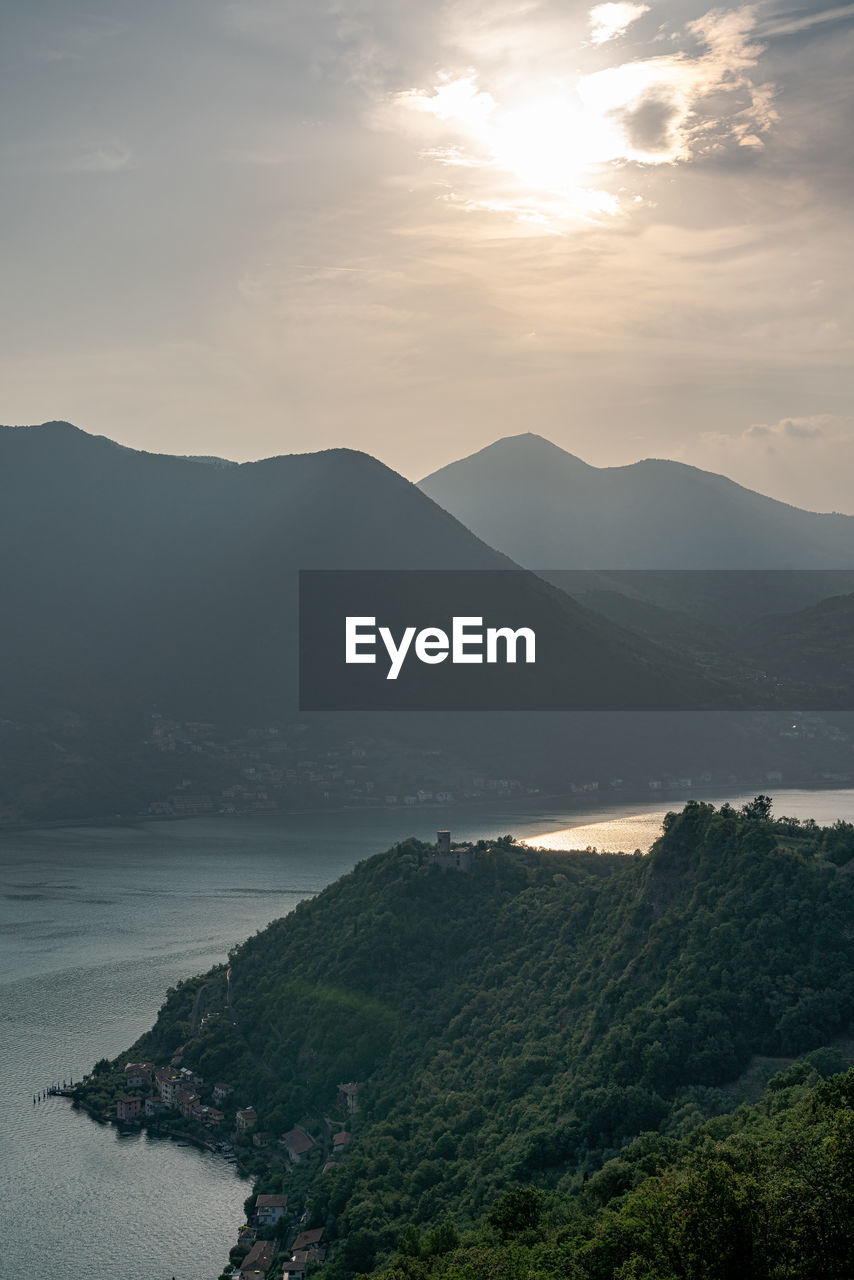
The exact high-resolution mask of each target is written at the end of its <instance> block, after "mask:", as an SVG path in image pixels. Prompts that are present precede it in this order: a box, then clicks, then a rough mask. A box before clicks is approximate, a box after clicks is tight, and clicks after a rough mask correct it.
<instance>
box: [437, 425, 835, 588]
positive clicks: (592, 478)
mask: <svg viewBox="0 0 854 1280" xmlns="http://www.w3.org/2000/svg"><path fill="white" fill-rule="evenodd" d="M543 446H547V447H545V448H544V447H543ZM419 488H421V489H422V491H423V492H425V493H427V494H428V495H429V496H431V497H432V498H434V499H435V500H436V501H437V502H439V504H440V505H441V506H443V507H445V509H446V510H448V511H451V512H452V513H453V514H455V515H457V516H458V518H459V519H461V520H463V522H464V523H467V524H468V527H469V528H471V529H472V530H473V531H474V532H476V533H478V535H479V536H480V537H482V538H483V539H484V540H485V541H487V542H489V544H490V545H491V546H495V547H498V548H499V549H500V550H503V551H505V553H506V554H508V555H510V556H511V558H513V559H515V560H517V561H518V562H519V563H520V564H524V565H525V566H526V567H528V568H533V569H572V568H595V569H602V570H604V569H630V568H631V569H634V568H637V569H653V568H685V569H690V568H696V569H701V568H717V569H726V568H849V567H854V516H846V515H842V514H840V513H837V512H833V513H823V512H812V511H805V510H803V509H802V508H799V507H795V506H793V505H791V504H789V503H784V502H780V501H779V500H778V499H776V498H771V497H768V496H767V495H765V494H761V493H758V492H756V491H754V490H752V489H748V488H746V487H745V486H743V485H740V484H738V482H737V481H735V480H731V479H730V478H729V477H727V476H724V475H720V474H718V473H716V472H711V471H704V470H703V469H701V468H699V467H695V466H693V465H691V464H689V463H684V462H676V461H672V460H669V459H655V458H646V459H642V460H640V461H638V462H633V463H627V464H624V465H621V466H618V467H595V466H592V465H591V464H589V463H586V462H584V461H583V460H582V459H579V458H577V457H576V456H575V455H574V454H571V453H568V452H567V451H565V450H563V449H561V448H560V447H559V446H558V445H555V444H553V442H551V441H548V440H546V439H545V438H544V437H541V436H536V435H535V434H533V433H530V432H529V433H526V434H524V435H519V436H508V437H504V438H503V439H502V440H499V441H495V442H494V443H493V444H492V445H487V446H486V448H484V449H482V450H480V451H479V452H477V453H474V454H470V455H469V456H467V457H465V458H462V459H460V460H458V461H456V462H452V463H449V464H448V465H447V466H445V467H442V468H440V469H439V470H438V471H434V472H432V473H431V474H430V475H429V476H426V477H424V478H423V479H422V480H420V481H419ZM532 504H535V505H536V516H535V518H534V517H532V513H531V506H532Z"/></svg>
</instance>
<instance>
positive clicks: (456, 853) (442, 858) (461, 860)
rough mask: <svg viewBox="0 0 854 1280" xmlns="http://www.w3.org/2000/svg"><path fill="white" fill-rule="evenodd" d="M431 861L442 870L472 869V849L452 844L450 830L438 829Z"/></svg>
mask: <svg viewBox="0 0 854 1280" xmlns="http://www.w3.org/2000/svg"><path fill="white" fill-rule="evenodd" d="M431 861H432V862H434V863H435V864H436V866H437V867H439V868H440V869H441V870H442V871H471V849H470V848H469V847H468V846H467V845H466V846H463V847H459V846H456V847H455V846H454V845H452V844H451V833H450V831H437V832H436V848H435V850H434V852H433V853H432V854H431Z"/></svg>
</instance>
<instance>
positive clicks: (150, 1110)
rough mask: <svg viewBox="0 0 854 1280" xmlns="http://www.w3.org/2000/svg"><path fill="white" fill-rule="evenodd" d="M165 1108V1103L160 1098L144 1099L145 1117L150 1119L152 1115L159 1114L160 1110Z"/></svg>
mask: <svg viewBox="0 0 854 1280" xmlns="http://www.w3.org/2000/svg"><path fill="white" fill-rule="evenodd" d="M165 1110H166V1103H165V1102H164V1101H163V1099H162V1098H146V1099H145V1117H146V1119H147V1120H152V1119H153V1118H154V1116H156V1115H159V1113H160V1112H161V1111H165Z"/></svg>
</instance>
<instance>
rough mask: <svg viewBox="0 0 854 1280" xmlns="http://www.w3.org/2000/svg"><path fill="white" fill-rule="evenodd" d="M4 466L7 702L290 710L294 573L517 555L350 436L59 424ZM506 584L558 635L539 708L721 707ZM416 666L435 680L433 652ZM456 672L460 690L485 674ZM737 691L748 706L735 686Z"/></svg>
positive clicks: (544, 587)
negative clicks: (352, 443) (163, 436)
mask: <svg viewBox="0 0 854 1280" xmlns="http://www.w3.org/2000/svg"><path fill="white" fill-rule="evenodd" d="M0 477H2V479H0V538H2V540H3V545H4V546H7V547H15V548H16V554H15V555H14V556H9V557H6V558H5V560H4V564H3V567H2V569H0V592H2V596H3V599H4V601H5V603H6V607H7V609H8V611H9V613H10V615H11V616H12V617H13V619H14V625H13V626H11V627H9V628H8V629H6V630H5V632H4V634H3V635H2V637H0V667H1V668H2V670H3V672H5V679H3V677H0V690H2V692H3V695H4V696H5V698H6V699H11V700H12V701H14V700H15V698H16V697H20V696H21V693H22V686H23V688H24V689H25V690H26V689H28V690H29V691H30V694H31V696H33V697H41V698H42V699H44V698H45V697H46V696H49V697H52V698H54V699H56V700H57V701H64V702H65V703H66V704H69V703H70V705H73V706H77V707H78V709H80V708H82V707H83V706H85V707H87V708H91V707H93V706H99V705H100V706H105V705H109V707H110V708H111V709H113V710H115V709H116V708H119V707H121V706H122V705H127V706H128V707H132V708H134V709H135V710H136V711H141V710H143V709H144V708H145V707H146V706H148V707H152V706H163V707H168V708H169V709H170V711H171V712H180V714H181V715H182V716H184V717H187V718H192V719H195V720H197V721H205V720H222V719H228V718H230V717H240V718H241V719H242V720H243V721H250V720H252V719H255V718H257V717H258V716H260V715H268V716H269V715H270V714H271V713H272V714H274V715H275V714H278V715H281V714H283V713H285V712H293V711H294V710H295V706H294V702H293V690H294V678H295V668H296V640H297V623H298V611H297V599H296V594H295V588H296V583H297V576H296V575H297V572H298V570H301V569H308V568H322V569H325V570H329V569H370V570H381V569H391V568H397V569H405V570H407V571H410V572H411V571H412V570H419V569H453V570H460V569H479V570H485V569H490V570H499V571H500V570H504V569H508V568H513V567H514V566H513V565H512V563H511V562H510V561H508V560H507V559H506V557H504V556H502V555H501V554H499V553H497V552H494V551H493V550H492V549H491V548H489V547H487V546H486V545H485V544H484V543H482V542H481V541H479V539H478V538H477V537H475V536H474V535H473V534H471V533H470V532H469V531H468V530H467V529H466V528H465V527H464V526H463V525H462V524H460V523H459V522H457V521H456V520H455V519H454V517H452V516H450V515H448V514H447V513H446V512H445V511H444V510H442V508H441V507H439V506H437V505H436V504H435V503H434V502H433V501H432V500H431V499H430V498H428V497H426V496H425V495H424V494H422V493H421V492H420V490H419V489H417V488H416V487H415V486H414V485H412V484H410V483H409V482H408V481H406V480H404V479H403V478H402V477H401V476H399V475H398V474H397V473H396V472H394V471H391V470H390V469H389V468H388V467H385V466H383V464H382V463H379V462H377V461H376V459H374V458H371V457H369V456H368V455H366V454H363V453H358V452H353V451H351V450H346V449H341V450H329V451H326V452H322V453H317V454H301V455H295V456H290V457H278V458H270V459H267V460H265V461H263V462H254V463H245V464H243V465H241V466H232V467H212V466H211V465H210V464H209V463H208V462H207V461H205V460H202V461H198V460H192V459H183V458H175V457H169V456H165V455H158V454H146V453H140V452H137V451H134V450H131V449H127V448H124V447H119V446H116V445H115V444H113V443H112V442H111V441H109V440H106V439H104V438H103V437H93V436H88V435H85V434H84V433H82V432H80V431H78V430H76V429H75V428H74V427H71V426H70V425H69V424H67V423H51V424H47V425H46V426H44V427H41V428H36V429H31V430H25V429H14V428H12V429H10V428H6V429H5V430H4V431H2V432H0ZM405 581H406V583H407V584H409V583H410V582H412V583H413V586H412V589H411V591H410V593H409V594H410V596H411V599H409V600H408V603H407V601H406V600H404V601H399V600H397V598H395V601H394V603H395V604H396V605H397V607H398V609H399V610H400V609H402V614H401V622H404V623H405V622H407V621H410V620H417V619H414V618H411V617H410V614H409V613H407V607H408V608H409V609H410V610H412V611H414V610H415V609H416V608H417V606H418V597H419V596H420V595H421V594H423V592H424V590H425V587H424V582H425V581H426V580H425V579H421V578H417V577H416V578H415V579H412V580H410V578H409V576H408V574H407V575H406V579H405ZM459 581H460V579H458V578H457V577H456V575H452V576H451V581H450V584H449V586H448V587H447V588H445V587H444V586H443V588H442V599H440V600H439V601H438V603H436V604H434V612H435V610H436V609H437V608H438V607H440V606H441V605H442V604H443V603H444V596H445V595H447V596H448V597H449V602H450V603H449V604H448V613H449V615H450V614H453V613H456V614H464V613H466V611H467V603H468V597H467V588H466V587H465V586H463V587H462V589H461V591H457V592H456V594H455V593H454V591H453V590H452V588H453V586H454V584H456V583H457V582H459ZM489 581H490V582H492V583H494V586H493V587H492V589H491V591H489V592H487V598H488V599H489V600H490V601H491V603H492V606H493V608H494V610H495V613H494V615H493V616H494V617H495V618H497V619H498V620H499V621H500V622H501V623H502V624H503V623H504V622H505V621H507V622H509V621H512V616H505V617H502V615H501V608H502V599H504V600H506V599H507V597H508V595H509V594H510V587H508V585H507V580H506V579H505V577H504V575H503V573H501V572H499V573H498V574H497V575H495V576H494V578H491V579H490V580H489ZM514 584H515V585H514V589H513V597H514V598H513V601H512V606H513V608H514V610H515V613H516V616H517V617H518V619H519V621H516V622H514V625H516V626H518V625H520V624H521V623H522V622H523V621H527V624H528V625H529V626H531V627H534V628H535V630H536V632H537V634H538V636H540V637H541V648H542V647H544V646H545V647H546V648H547V653H545V654H540V655H538V660H537V665H538V669H539V668H540V667H541V668H542V669H543V672H544V677H543V678H544V681H545V685H544V691H543V693H544V698H545V703H544V705H545V706H546V707H547V708H550V707H551V706H552V705H555V704H556V705H558V706H560V705H561V695H562V694H563V696H564V698H571V699H583V701H582V702H580V703H579V702H577V701H576V702H575V703H574V705H583V706H588V707H594V708H595V707H599V706H612V707H623V706H628V707H631V706H635V705H637V706H647V707H652V708H659V707H661V706H667V705H671V701H670V700H671V697H672V695H673V694H674V692H675V694H676V697H677V699H678V698H679V697H680V696H682V694H681V693H680V691H682V692H683V693H684V696H685V697H687V698H688V699H689V700H690V699H692V698H693V699H694V700H695V702H696V700H699V705H711V706H714V705H719V695H718V693H717V692H716V690H715V689H714V688H713V687H712V686H711V684H710V683H709V682H708V681H706V680H705V677H703V675H702V674H701V673H700V672H699V671H698V670H694V669H692V667H691V664H690V663H684V662H681V660H680V659H678V658H674V657H673V656H671V655H665V654H664V653H663V652H660V651H658V650H657V649H656V648H655V646H654V645H651V644H650V643H649V642H647V641H645V640H641V639H638V638H636V637H634V636H633V635H632V634H630V633H628V632H625V631H623V629H622V628H621V627H620V626H619V625H618V624H615V623H612V622H610V621H609V620H607V619H604V618H602V617H601V616H600V615H598V614H595V613H593V612H590V611H588V610H587V609H585V608H584V607H583V606H582V605H579V604H578V603H576V602H574V601H572V600H570V599H569V598H568V597H566V596H565V595H564V594H563V593H562V592H560V591H559V590H557V589H556V588H555V587H553V586H550V585H548V584H546V583H544V582H543V581H542V580H540V579H539V578H537V577H536V576H535V575H533V574H530V575H527V574H523V575H519V577H517V578H514ZM362 590H363V588H361V587H360V589H359V591H358V592H357V593H356V595H355V597H354V604H353V606H352V607H353V608H354V609H355V611H356V612H357V613H358V612H359V611H360V610H359V607H358V606H359V602H360V600H361V599H362V595H361V594H360V593H361V591H362ZM404 605H407V607H404ZM451 605H453V606H454V607H453V608H451ZM509 607H510V605H509V603H508V604H506V605H505V608H509ZM477 608H478V610H480V609H481V604H480V602H479V603H478V606H477ZM371 611H372V609H371V610H368V612H371ZM471 611H472V607H471V605H468V612H471ZM361 612H362V613H365V612H366V609H365V608H364V607H362V608H361ZM432 617H433V615H432V614H431V613H430V611H429V608H428V610H427V614H426V615H425V622H427V621H431V620H432ZM380 621H384V619H380ZM335 652H337V650H335ZM549 657H550V658H551V659H552V661H551V663H550V665H547V664H546V659H547V658H549ZM361 670H363V669H360V671H361ZM413 670H415V671H419V672H421V673H422V674H423V673H427V678H428V683H429V676H430V674H431V672H432V669H431V668H429V667H427V666H424V665H423V664H421V665H420V666H416V667H415V668H413ZM446 670H447V671H448V673H449V675H450V674H453V675H454V676H459V670H457V669H455V670H454V671H453V673H451V670H450V664H448V667H447V668H443V670H442V674H443V675H444V672H445V671H446ZM461 671H462V677H464V679H462V694H463V695H464V693H465V687H466V685H469V684H471V683H472V682H473V680H474V678H475V677H474V675H473V673H472V671H471V668H470V667H463V668H462V669H461ZM370 674H373V672H371V673H370ZM476 674H477V675H478V676H480V675H481V672H480V671H479V672H477V673H476ZM482 674H483V676H484V678H486V677H489V678H490V679H492V677H494V679H492V684H496V683H497V684H498V692H499V693H500V685H501V681H502V679H504V680H507V681H509V680H510V678H511V677H513V676H523V675H525V674H526V673H525V672H524V671H523V670H522V664H519V665H518V666H517V667H515V668H514V670H513V671H511V672H510V673H509V674H505V673H503V672H502V671H499V670H496V669H494V668H493V669H490V670H489V671H487V670H486V669H485V664H484V669H483V673H482ZM535 674H536V673H535ZM433 678H434V680H435V676H434V677H433ZM457 683H458V684H459V680H458V681H457ZM402 686H403V681H402V680H401V682H400V685H399V686H394V685H391V686H389V685H388V684H387V682H386V683H385V684H384V685H383V690H385V689H386V688H387V687H388V688H391V689H392V691H393V692H395V693H397V690H398V689H399V688H402ZM706 686H708V687H706ZM552 698H553V700H554V701H553V702H552ZM724 701H725V702H726V701H727V699H725V700H724ZM728 701H729V702H730V703H732V704H734V705H739V697H738V695H737V694H736V696H735V698H734V699H729V700H728ZM742 701H743V700H742ZM339 705H340V704H339ZM396 705H397V704H396V703H395V702H394V701H392V703H391V704H390V707H391V709H392V710H393V709H395V706H396ZM402 705H406V704H402ZM424 705H425V706H428V707H429V706H430V700H429V691H428V696H427V698H426V700H425V702H424ZM521 705H524V703H522V704H521ZM563 705H573V703H569V704H567V702H566V701H564V702H563ZM332 709H335V708H334V704H333V708H332Z"/></svg>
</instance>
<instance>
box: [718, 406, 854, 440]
mask: <svg viewBox="0 0 854 1280" xmlns="http://www.w3.org/2000/svg"><path fill="white" fill-rule="evenodd" d="M850 425H851V420H850V419H846V418H843V417H839V416H838V415H835V414H832V413H814V414H812V415H810V416H809V417H806V418H780V420H779V421H778V422H773V423H767V422H754V423H752V424H751V425H750V426H749V427H748V428H747V430H746V431H744V432H743V433H742V436H741V439H743V440H765V441H786V440H798V441H804V440H829V439H832V440H837V441H838V440H850V439H851V438H852V435H851V431H850Z"/></svg>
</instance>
